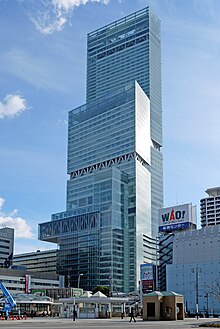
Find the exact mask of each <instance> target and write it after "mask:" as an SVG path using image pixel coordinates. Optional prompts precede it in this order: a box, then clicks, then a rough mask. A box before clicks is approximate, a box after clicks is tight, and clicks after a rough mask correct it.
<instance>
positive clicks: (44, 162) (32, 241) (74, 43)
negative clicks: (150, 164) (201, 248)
mask: <svg viewBox="0 0 220 329" xmlns="http://www.w3.org/2000/svg"><path fill="white" fill-rule="evenodd" d="M147 5H151V8H152V9H153V11H154V12H155V13H156V15H157V16H158V17H159V18H160V19H161V22H162V72H163V136H164V147H163V154H164V205H165V206H171V205H175V204H176V203H185V202H192V203H193V204H196V205H197V207H198V208H199V200H200V199H201V198H202V197H205V190H206V189H207V188H210V187H215V186H219V185H220V182H219V176H220V174H219V166H218V160H219V159H220V148H219V138H220V129H219V126H220V124H219V123H220V93H219V90H220V61H219V59H220V55H219V54H220V1H219V0H184V1H180V0H150V1H148V0H96V1H89V0H38V1H36V0H13V1H9V0H0V43H1V49H0V157H1V162H0V225H1V226H2V225H8V226H12V227H15V228H16V240H15V252H16V253H20V252H26V251H36V250H37V249H38V248H40V249H41V250H45V249H52V248H54V247H55V245H52V244H46V243H42V242H39V241H38V240H37V230H38V223H40V222H45V221H49V220H50V215H51V214H52V213H55V212H59V211H63V210H65V197H66V180H67V175H66V150H67V113H68V111H69V110H70V109H73V108H75V107H77V106H79V105H81V104H84V103H85V91H86V86H85V83H86V34H87V33H88V32H91V31H93V30H95V29H97V28H99V27H101V26H102V25H105V24H108V23H110V22H112V21H114V20H117V19H119V18H121V17H123V16H125V15H127V14H130V13H132V12H134V11H136V10H139V9H142V8H143V7H145V6H147ZM198 213H199V211H198ZM198 222H199V218H198Z"/></svg>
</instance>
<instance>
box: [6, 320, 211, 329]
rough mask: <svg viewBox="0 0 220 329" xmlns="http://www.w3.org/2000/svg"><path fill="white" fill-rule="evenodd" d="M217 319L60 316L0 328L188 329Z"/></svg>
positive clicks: (21, 321)
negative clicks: (73, 318)
mask: <svg viewBox="0 0 220 329" xmlns="http://www.w3.org/2000/svg"><path fill="white" fill-rule="evenodd" d="M216 321H217V319H198V320H197V319H185V320H180V321H143V320H142V319H137V322H136V323H134V322H132V323H129V318H126V319H123V320H121V319H118V318H116V319H77V320H76V321H73V320H72V319H61V318H46V319H45V318H43V319H42V318H34V319H30V318H28V319H27V320H14V321H13V320H7V321H5V320H3V321H1V322H0V327H1V328H10V329H15V328H28V329H29V328H30V329H39V328H40V329H48V328H53V329H58V328H59V329H62V328H80V329H90V328H91V329H94V328H112V327H114V328H122V329H125V328H126V329H127V328H129V327H132V328H133V327H138V328H149V329H177V328H178V329H179V328H180V329H188V328H198V326H199V324H201V323H207V322H216Z"/></svg>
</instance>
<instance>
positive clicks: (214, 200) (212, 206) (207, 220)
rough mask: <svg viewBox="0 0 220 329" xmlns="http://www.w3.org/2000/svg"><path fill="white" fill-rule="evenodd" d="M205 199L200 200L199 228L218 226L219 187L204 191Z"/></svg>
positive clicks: (219, 222)
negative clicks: (206, 195)
mask: <svg viewBox="0 0 220 329" xmlns="http://www.w3.org/2000/svg"><path fill="white" fill-rule="evenodd" d="M206 193H207V194H208V197H207V198H203V199H201V200H200V215H201V226H202V227H204V226H211V225H218V224H220V187H213V188H209V189H207V190H206Z"/></svg>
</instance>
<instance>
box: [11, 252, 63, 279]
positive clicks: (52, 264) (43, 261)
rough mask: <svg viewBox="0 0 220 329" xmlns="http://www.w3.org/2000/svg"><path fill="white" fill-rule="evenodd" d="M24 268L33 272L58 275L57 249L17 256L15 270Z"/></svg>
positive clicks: (15, 256) (14, 262)
mask: <svg viewBox="0 0 220 329" xmlns="http://www.w3.org/2000/svg"><path fill="white" fill-rule="evenodd" d="M21 266H24V267H26V268H27V270H28V271H31V272H44V273H53V274H57V272H56V271H57V249H53V250H45V251H40V250H37V251H36V252H27V253H24V254H17V255H14V257H13V268H19V267H21Z"/></svg>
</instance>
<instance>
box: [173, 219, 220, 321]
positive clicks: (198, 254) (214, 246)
mask: <svg viewBox="0 0 220 329" xmlns="http://www.w3.org/2000/svg"><path fill="white" fill-rule="evenodd" d="M219 242H220V226H219V225H215V226H205V227H203V228H202V229H199V230H192V231H185V232H179V233H175V235H174V241H173V263H172V264H170V265H167V289H168V290H169V291H175V292H178V293H180V294H183V295H184V300H185V306H186V309H187V311H190V312H191V313H194V314H196V309H197V305H198V311H199V313H201V314H206V313H207V314H209V315H213V314H218V315H219V314H220V307H219V294H220V292H219V273H220V249H219Z"/></svg>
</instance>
